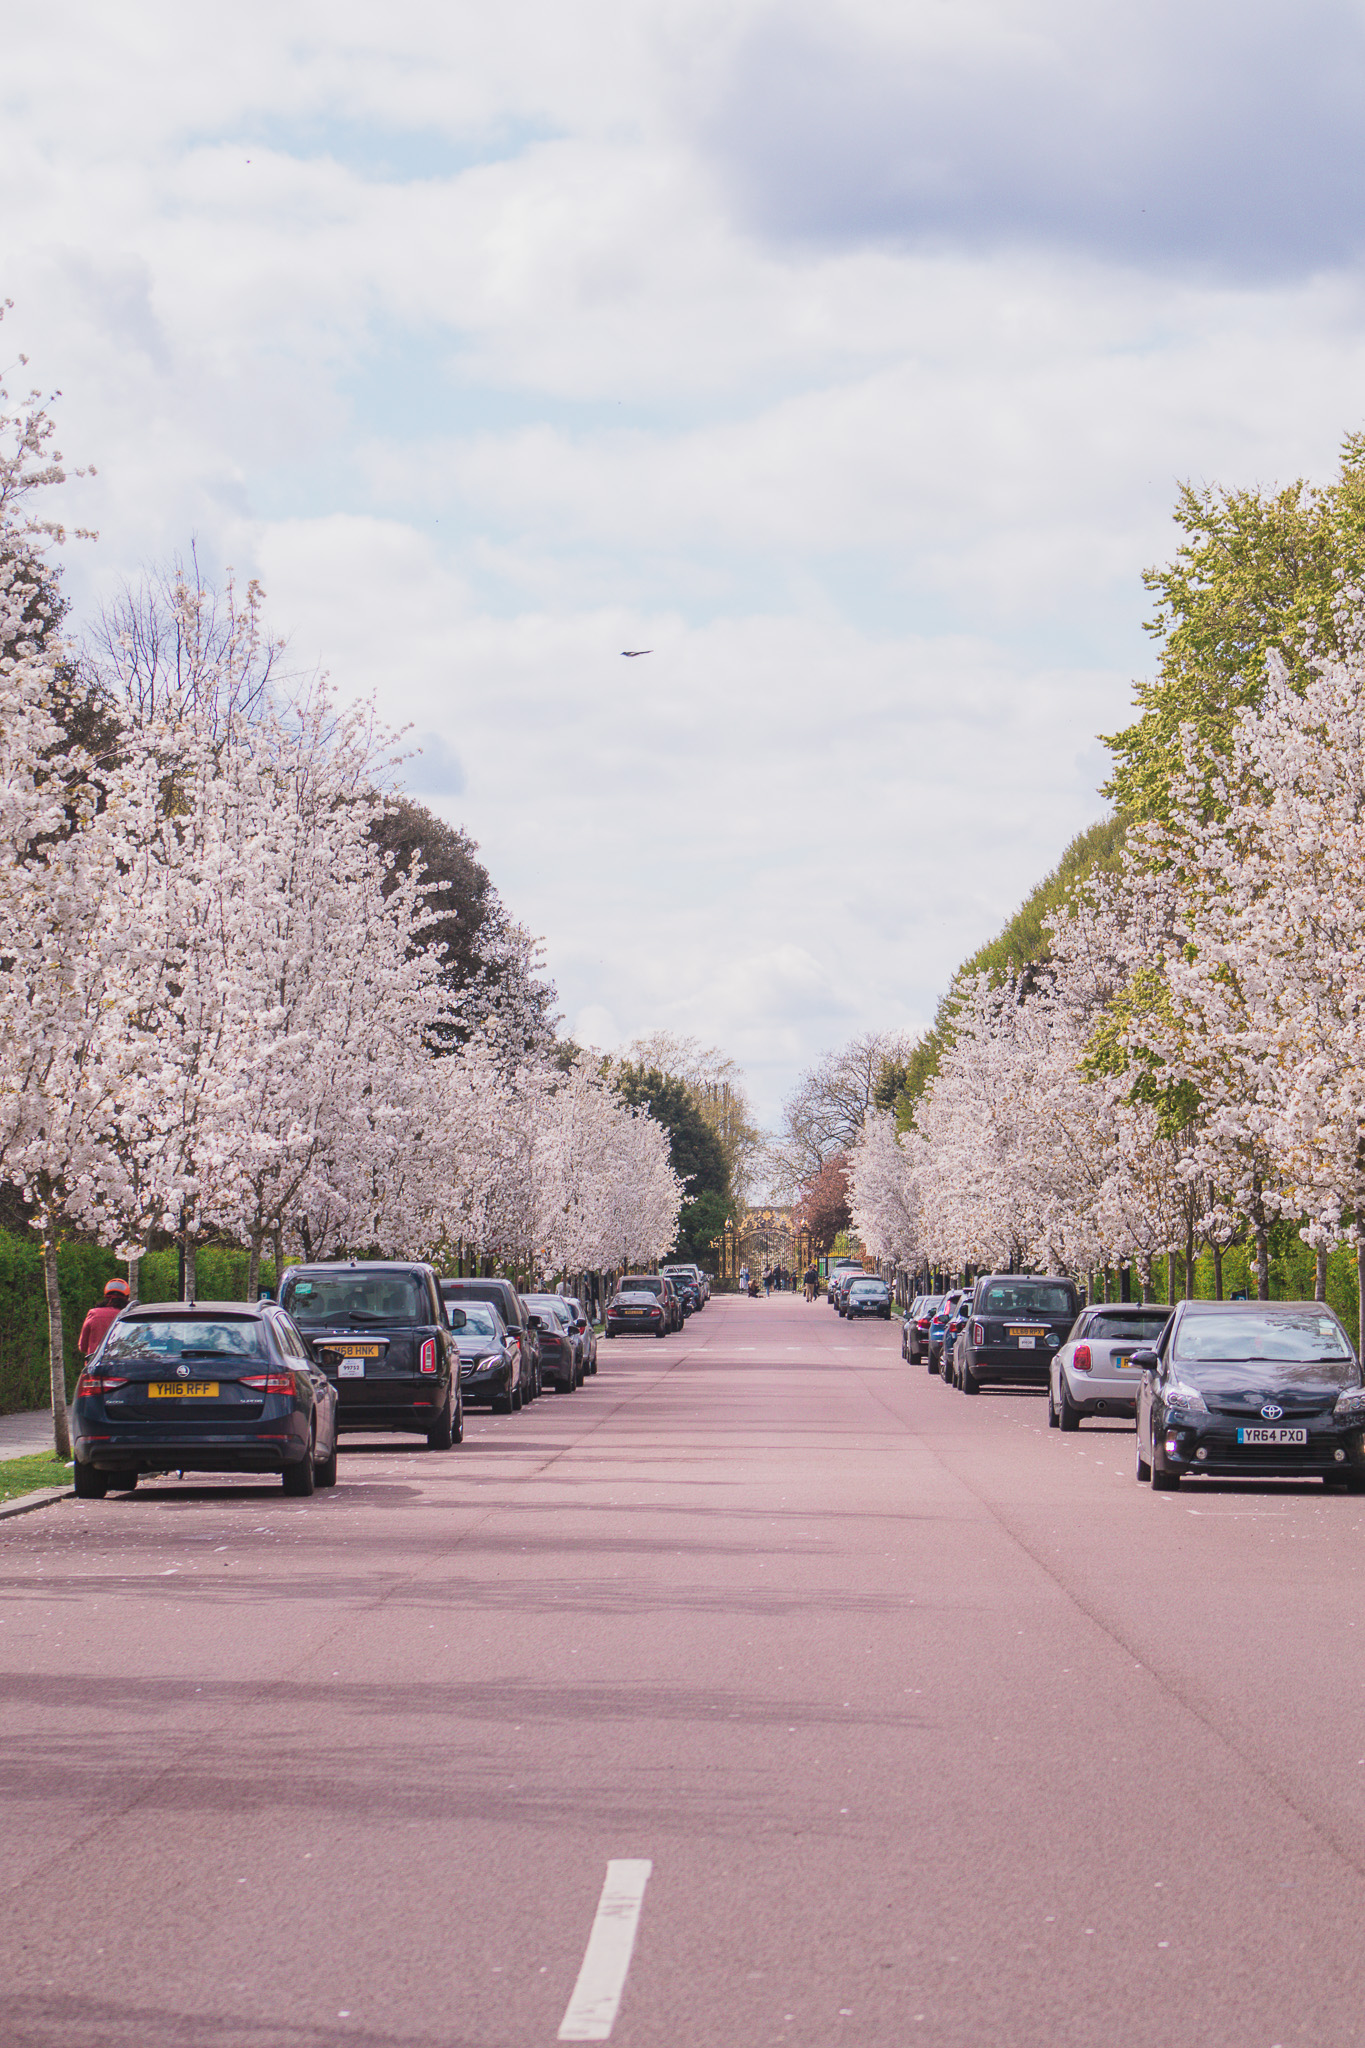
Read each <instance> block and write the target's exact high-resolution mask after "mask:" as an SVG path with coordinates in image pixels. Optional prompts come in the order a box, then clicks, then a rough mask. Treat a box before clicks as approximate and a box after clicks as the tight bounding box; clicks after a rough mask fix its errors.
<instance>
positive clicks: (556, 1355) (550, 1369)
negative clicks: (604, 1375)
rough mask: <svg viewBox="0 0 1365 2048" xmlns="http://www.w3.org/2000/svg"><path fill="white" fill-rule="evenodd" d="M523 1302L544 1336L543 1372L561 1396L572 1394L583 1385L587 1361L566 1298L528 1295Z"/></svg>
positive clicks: (561, 1296) (542, 1346)
mask: <svg viewBox="0 0 1365 2048" xmlns="http://www.w3.org/2000/svg"><path fill="white" fill-rule="evenodd" d="M522 1300H523V1301H524V1302H525V1303H526V1307H527V1309H528V1311H529V1312H530V1317H531V1321H532V1323H533V1324H534V1325H535V1327H536V1328H537V1330H539V1332H540V1363H541V1370H542V1371H543V1372H545V1373H548V1374H549V1375H550V1376H551V1377H552V1378H553V1380H554V1383H555V1392H556V1393H557V1394H572V1393H573V1391H574V1389H575V1387H581V1386H582V1384H583V1359H582V1353H581V1346H580V1342H579V1338H578V1333H577V1330H576V1328H575V1326H574V1318H573V1317H572V1316H571V1315H570V1314H569V1308H568V1304H567V1302H566V1301H565V1300H564V1297H563V1295H562V1294H524V1295H523V1296H522Z"/></svg>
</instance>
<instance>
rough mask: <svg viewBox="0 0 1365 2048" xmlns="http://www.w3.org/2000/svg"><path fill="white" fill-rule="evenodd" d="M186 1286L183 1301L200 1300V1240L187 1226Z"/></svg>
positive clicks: (185, 1239) (185, 1243)
mask: <svg viewBox="0 0 1365 2048" xmlns="http://www.w3.org/2000/svg"><path fill="white" fill-rule="evenodd" d="M184 1245H185V1286H184V1291H183V1292H182V1294H181V1297H180V1298H181V1300H182V1301H197V1300H198V1299H199V1239H198V1236H197V1234H196V1233H195V1231H194V1229H193V1228H192V1226H190V1225H189V1224H187V1225H186V1226H185V1236H184Z"/></svg>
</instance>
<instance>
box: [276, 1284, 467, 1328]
mask: <svg viewBox="0 0 1365 2048" xmlns="http://www.w3.org/2000/svg"><path fill="white" fill-rule="evenodd" d="M280 1299H281V1304H282V1306H283V1307H285V1308H287V1309H288V1311H289V1313H290V1315H291V1316H293V1318H294V1321H295V1322H296V1323H300V1324H302V1325H303V1326H304V1327H305V1328H307V1327H308V1326H309V1325H310V1324H319V1323H426V1322H429V1321H430V1319H431V1306H430V1303H429V1302H428V1300H427V1292H426V1289H425V1288H424V1287H423V1286H422V1285H421V1284H420V1282H419V1281H418V1280H417V1278H416V1276H415V1275H414V1274H412V1273H308V1274H304V1275H302V1276H301V1277H300V1278H299V1279H297V1280H289V1279H286V1281H285V1283H284V1287H283V1290H282V1291H281V1296H280Z"/></svg>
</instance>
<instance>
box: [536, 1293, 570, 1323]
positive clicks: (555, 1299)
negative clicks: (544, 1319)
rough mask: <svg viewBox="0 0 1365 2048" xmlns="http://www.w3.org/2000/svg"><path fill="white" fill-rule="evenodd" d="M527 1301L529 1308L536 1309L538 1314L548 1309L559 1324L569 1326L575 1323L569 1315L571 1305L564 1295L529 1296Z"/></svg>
mask: <svg viewBox="0 0 1365 2048" xmlns="http://www.w3.org/2000/svg"><path fill="white" fill-rule="evenodd" d="M525 1301H526V1306H527V1308H529V1309H535V1310H536V1311H537V1312H539V1310H541V1309H548V1310H549V1312H550V1314H551V1315H552V1316H553V1317H554V1318H555V1320H556V1321H557V1322H561V1323H564V1324H569V1323H571V1322H572V1321H573V1317H572V1316H571V1315H570V1313H569V1304H568V1302H567V1301H565V1299H564V1297H563V1295H562V1294H528V1295H526V1296H525Z"/></svg>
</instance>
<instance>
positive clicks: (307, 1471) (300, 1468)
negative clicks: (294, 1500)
mask: <svg viewBox="0 0 1365 2048" xmlns="http://www.w3.org/2000/svg"><path fill="white" fill-rule="evenodd" d="M283 1477H284V1490H285V1492H286V1493H292V1494H296V1495H297V1496H298V1497H299V1499H301V1500H307V1498H308V1496H309V1494H310V1493H311V1492H312V1491H313V1488H314V1486H315V1485H316V1484H317V1473H316V1470H315V1468H314V1465H313V1440H312V1438H311V1437H310V1438H309V1440H308V1449H307V1450H306V1451H305V1452H304V1454H303V1456H302V1458H300V1460H299V1462H298V1464H297V1465H286V1466H285V1468H284V1474H283Z"/></svg>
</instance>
